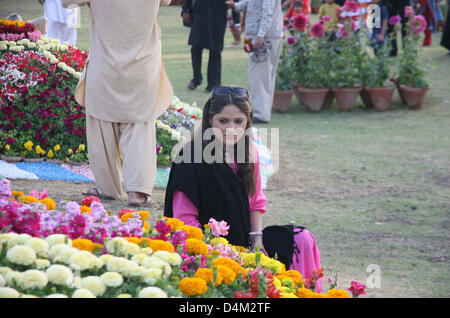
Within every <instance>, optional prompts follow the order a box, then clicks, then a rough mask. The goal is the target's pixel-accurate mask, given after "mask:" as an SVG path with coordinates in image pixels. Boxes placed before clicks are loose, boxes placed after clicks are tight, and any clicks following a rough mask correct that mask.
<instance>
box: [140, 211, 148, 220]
mask: <svg viewBox="0 0 450 318" xmlns="http://www.w3.org/2000/svg"><path fill="white" fill-rule="evenodd" d="M138 213H139V216H140V217H141V220H142V221H145V220H147V219H148V218H149V217H150V212H148V211H138Z"/></svg>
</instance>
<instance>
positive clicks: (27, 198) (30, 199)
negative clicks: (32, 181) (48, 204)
mask: <svg viewBox="0 0 450 318" xmlns="http://www.w3.org/2000/svg"><path fill="white" fill-rule="evenodd" d="M19 202H21V203H24V204H28V203H36V202H38V199H37V198H35V197H33V196H31V195H24V196H21V197H20V198H19Z"/></svg>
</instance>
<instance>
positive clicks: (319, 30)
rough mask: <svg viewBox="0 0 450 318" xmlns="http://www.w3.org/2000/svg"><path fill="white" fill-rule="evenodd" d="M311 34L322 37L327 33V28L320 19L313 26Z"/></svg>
mask: <svg viewBox="0 0 450 318" xmlns="http://www.w3.org/2000/svg"><path fill="white" fill-rule="evenodd" d="M311 34H312V36H313V37H315V38H321V37H323V36H324V35H325V28H324V27H323V24H322V23H321V22H320V21H319V22H317V23H315V24H313V26H312V27H311Z"/></svg>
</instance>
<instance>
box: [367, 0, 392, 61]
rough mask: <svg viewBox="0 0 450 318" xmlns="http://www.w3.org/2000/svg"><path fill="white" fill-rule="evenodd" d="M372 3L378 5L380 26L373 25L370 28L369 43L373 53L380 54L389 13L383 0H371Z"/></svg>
mask: <svg viewBox="0 0 450 318" xmlns="http://www.w3.org/2000/svg"><path fill="white" fill-rule="evenodd" d="M372 4H376V5H378V6H379V7H380V26H379V27H377V26H376V25H374V27H373V29H372V36H371V38H370V45H371V46H372V47H373V50H374V52H375V55H378V54H380V51H379V50H380V48H381V47H382V46H383V45H384V42H385V40H386V35H387V28H388V19H389V13H388V10H387V7H386V5H385V4H384V0H373V1H372Z"/></svg>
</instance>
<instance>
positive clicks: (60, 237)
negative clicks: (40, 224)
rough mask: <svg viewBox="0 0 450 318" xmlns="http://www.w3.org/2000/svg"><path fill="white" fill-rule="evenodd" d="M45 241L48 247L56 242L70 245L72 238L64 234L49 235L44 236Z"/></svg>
mask: <svg viewBox="0 0 450 318" xmlns="http://www.w3.org/2000/svg"><path fill="white" fill-rule="evenodd" d="M45 241H46V242H47V243H48V245H49V247H50V248H51V247H53V246H55V245H57V244H65V245H69V246H72V240H71V239H70V238H68V237H67V236H66V235H64V234H52V235H49V236H47V237H46V238H45Z"/></svg>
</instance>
